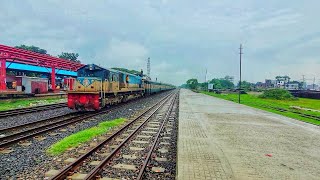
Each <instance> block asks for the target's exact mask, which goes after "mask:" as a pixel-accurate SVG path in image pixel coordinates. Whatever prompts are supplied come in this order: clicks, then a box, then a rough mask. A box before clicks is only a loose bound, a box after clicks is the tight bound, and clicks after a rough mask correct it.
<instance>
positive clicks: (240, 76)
mask: <svg viewBox="0 0 320 180" xmlns="http://www.w3.org/2000/svg"><path fill="white" fill-rule="evenodd" d="M239 49H240V53H239V54H240V82H239V104H240V103H241V98H240V96H241V56H242V54H243V53H242V49H243V48H242V44H240V48H239Z"/></svg>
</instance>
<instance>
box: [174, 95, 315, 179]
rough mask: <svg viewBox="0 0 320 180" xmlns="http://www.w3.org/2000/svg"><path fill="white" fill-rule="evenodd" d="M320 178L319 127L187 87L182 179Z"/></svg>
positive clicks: (180, 150)
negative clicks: (195, 91) (197, 91)
mask: <svg viewBox="0 0 320 180" xmlns="http://www.w3.org/2000/svg"><path fill="white" fill-rule="evenodd" d="M319 177H320V128H319V126H315V125H311V124H308V123H304V122H301V121H298V120H294V119H291V118H287V117H284V116H280V115H277V114H273V113H269V112H265V111H262V110H259V109H255V108H251V107H248V106H245V105H241V104H236V103H233V102H230V101H226V100H222V99H218V98H215V97H211V96H208V95H204V94H200V93H194V92H192V91H190V90H186V89H181V91H180V107H179V134H178V161H177V179H178V180H189V179H190V180H191V179H245V180H247V179H308V180H309V179H319Z"/></svg>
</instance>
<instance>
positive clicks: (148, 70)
mask: <svg viewBox="0 0 320 180" xmlns="http://www.w3.org/2000/svg"><path fill="white" fill-rule="evenodd" d="M147 74H148V76H149V78H150V57H148V60H147Z"/></svg>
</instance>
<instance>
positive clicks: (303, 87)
mask: <svg viewBox="0 0 320 180" xmlns="http://www.w3.org/2000/svg"><path fill="white" fill-rule="evenodd" d="M302 89H303V90H304V89H305V86H304V75H302Z"/></svg>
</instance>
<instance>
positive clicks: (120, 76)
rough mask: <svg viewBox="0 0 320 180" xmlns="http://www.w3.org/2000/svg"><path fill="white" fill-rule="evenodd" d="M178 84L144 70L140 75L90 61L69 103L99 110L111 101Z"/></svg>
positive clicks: (74, 88) (80, 107) (81, 73)
mask: <svg viewBox="0 0 320 180" xmlns="http://www.w3.org/2000/svg"><path fill="white" fill-rule="evenodd" d="M174 88H175V86H173V85H170V84H165V83H160V82H154V81H151V80H150V78H146V76H144V75H143V72H142V71H141V73H140V74H138V75H137V74H131V73H127V72H123V71H118V70H114V69H106V68H103V67H101V66H98V65H96V64H88V65H85V66H83V67H81V68H80V69H78V71H77V78H76V79H75V81H74V87H73V90H71V91H68V92H67V98H68V107H69V108H70V109H75V110H81V111H90V110H95V111H97V110H100V109H101V108H104V107H105V106H107V105H112V104H117V103H120V102H126V101H128V100H131V99H135V98H139V97H142V96H145V95H151V94H154V93H159V92H162V91H168V90H171V89H174Z"/></svg>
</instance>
